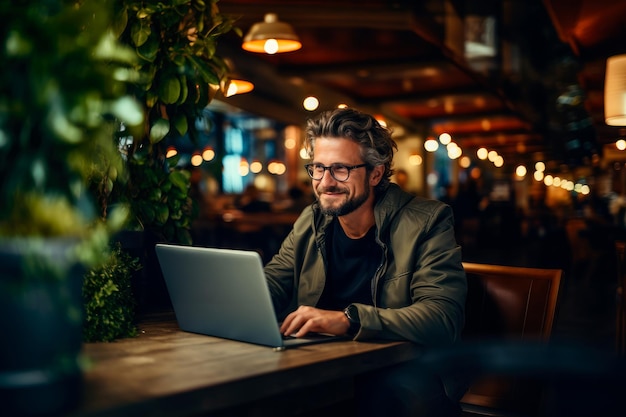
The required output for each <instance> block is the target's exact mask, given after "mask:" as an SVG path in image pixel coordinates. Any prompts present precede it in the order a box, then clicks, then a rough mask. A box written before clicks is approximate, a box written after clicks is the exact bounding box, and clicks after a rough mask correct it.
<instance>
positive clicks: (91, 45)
mask: <svg viewBox="0 0 626 417" xmlns="http://www.w3.org/2000/svg"><path fill="white" fill-rule="evenodd" d="M112 10H113V9H112V5H111V3H109V2H106V1H103V2H95V1H89V2H75V1H64V0H45V1H43V0H42V1H30V2H1V3H0V62H2V65H0V332H1V333H2V337H3V342H2V343H0V377H1V378H0V380H1V381H2V385H1V386H0V401H1V402H2V409H3V411H5V412H8V414H9V415H21V414H26V415H28V414H53V413H60V412H62V411H64V410H66V409H68V408H69V407H71V406H72V405H73V404H75V403H76V402H77V401H78V400H79V399H80V396H79V395H78V394H79V393H80V388H81V381H82V366H81V357H80V351H81V347H82V324H83V323H82V321H83V304H82V302H83V301H82V284H83V278H84V275H85V272H86V271H87V270H89V268H91V267H94V266H96V265H97V264H98V263H99V262H101V261H102V260H103V259H105V258H106V256H107V255H106V252H107V247H108V244H109V232H110V230H111V228H112V227H114V224H115V223H117V224H121V223H122V220H123V219H124V217H125V216H123V215H121V214H120V215H117V214H113V213H111V214H110V216H109V219H108V222H106V223H105V222H104V221H103V220H102V219H101V216H100V213H99V210H98V209H97V207H98V202H97V201H96V197H95V195H94V194H92V193H90V184H92V183H93V182H101V183H109V182H110V181H109V179H110V178H112V177H114V176H115V174H116V173H117V172H118V171H121V170H122V169H123V165H122V161H121V158H120V156H119V152H118V150H117V148H116V146H115V142H114V141H113V139H112V138H113V133H114V130H115V121H117V120H120V121H123V122H124V123H125V124H126V125H127V126H129V127H132V126H135V125H141V123H142V122H143V109H142V108H141V106H139V105H138V104H137V102H136V100H134V99H133V98H132V97H131V96H129V95H127V94H126V87H125V84H126V82H127V81H128V79H129V77H132V73H133V69H132V68H133V61H134V59H135V54H134V53H133V51H130V50H128V49H127V48H125V47H123V46H122V45H121V44H119V43H118V41H117V39H116V38H115V36H114V35H113V34H112V32H111V31H110V25H111V22H112V18H113V14H112ZM118 213H121V212H118Z"/></svg>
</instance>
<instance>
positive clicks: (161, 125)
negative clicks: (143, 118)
mask: <svg viewBox="0 0 626 417" xmlns="http://www.w3.org/2000/svg"><path fill="white" fill-rule="evenodd" d="M169 132H170V122H169V121H168V120H165V119H159V120H157V121H156V122H155V123H154V124H153V125H152V127H150V143H152V144H155V143H159V142H160V141H162V140H163V138H164V137H165V136H167V134H168V133H169Z"/></svg>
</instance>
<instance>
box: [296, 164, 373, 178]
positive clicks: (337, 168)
mask: <svg viewBox="0 0 626 417" xmlns="http://www.w3.org/2000/svg"><path fill="white" fill-rule="evenodd" d="M365 166H367V164H359V165H352V166H348V165H344V164H332V165H330V166H324V165H322V164H306V165H305V166H304V168H305V169H306V172H307V173H308V174H309V177H311V178H312V179H314V180H315V181H319V180H321V179H322V178H324V173H325V172H326V170H329V171H330V175H331V176H332V177H333V178H334V179H335V180H336V181H339V182H346V181H348V178H350V171H352V170H353V169H357V168H362V167H365Z"/></svg>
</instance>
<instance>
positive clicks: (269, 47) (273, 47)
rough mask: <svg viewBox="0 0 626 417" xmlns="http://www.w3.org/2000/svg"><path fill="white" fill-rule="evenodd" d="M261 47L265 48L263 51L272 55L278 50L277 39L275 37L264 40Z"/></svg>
mask: <svg viewBox="0 0 626 417" xmlns="http://www.w3.org/2000/svg"><path fill="white" fill-rule="evenodd" d="M263 49H264V50H265V53H267V54H270V55H274V54H275V53H276V52H278V41H277V40H276V39H268V40H266V41H265V45H264V46H263Z"/></svg>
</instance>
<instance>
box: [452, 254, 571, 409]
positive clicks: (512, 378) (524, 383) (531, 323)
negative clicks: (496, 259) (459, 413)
mask: <svg viewBox="0 0 626 417" xmlns="http://www.w3.org/2000/svg"><path fill="white" fill-rule="evenodd" d="M463 266H464V268H465V272H466V274H467V282H468V296H467V303H466V324H465V330H464V340H465V342H466V343H468V344H469V345H472V343H474V344H475V345H476V344H477V343H483V345H480V346H482V350H481V351H480V352H481V354H480V355H478V356H474V359H475V360H476V361H477V362H480V361H482V363H478V364H476V366H477V367H478V368H480V369H481V370H482V374H481V375H478V377H477V378H474V379H472V383H471V385H470V387H469V389H468V390H467V392H466V393H465V395H464V396H463V398H462V400H461V406H462V409H463V412H464V415H517V416H519V415H537V414H538V410H539V408H540V406H541V400H542V395H543V383H542V381H541V378H540V377H538V376H536V375H534V374H533V373H532V371H531V372H529V374H530V375H529V376H526V375H523V372H519V371H520V369H514V370H513V372H511V366H512V367H514V368H515V367H519V364H520V363H521V364H522V366H524V365H523V359H522V358H521V357H520V355H524V354H528V351H529V349H525V350H524V349H522V350H515V349H507V348H506V346H507V344H510V346H517V347H520V346H522V347H524V346H526V343H527V342H528V343H529V345H528V346H536V345H537V344H538V345H541V344H543V342H546V341H548V340H549V338H550V335H551V333H552V326H553V323H554V319H555V315H556V311H557V302H558V294H559V288H560V284H561V277H562V270H560V269H540V268H525V267H512V266H501V265H487V264H476V263H464V264H463ZM493 342H495V343H493ZM537 342H539V343H537ZM490 343H492V344H490ZM485 346H487V348H485ZM503 347H504V348H503ZM520 351H522V352H524V353H521V354H520V353H519V352H520ZM507 361H510V362H508V365H507ZM511 364H513V365H511ZM530 365H531V364H529V367H530Z"/></svg>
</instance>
